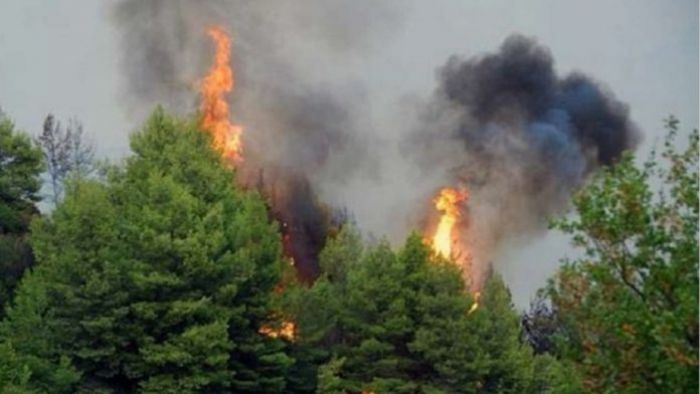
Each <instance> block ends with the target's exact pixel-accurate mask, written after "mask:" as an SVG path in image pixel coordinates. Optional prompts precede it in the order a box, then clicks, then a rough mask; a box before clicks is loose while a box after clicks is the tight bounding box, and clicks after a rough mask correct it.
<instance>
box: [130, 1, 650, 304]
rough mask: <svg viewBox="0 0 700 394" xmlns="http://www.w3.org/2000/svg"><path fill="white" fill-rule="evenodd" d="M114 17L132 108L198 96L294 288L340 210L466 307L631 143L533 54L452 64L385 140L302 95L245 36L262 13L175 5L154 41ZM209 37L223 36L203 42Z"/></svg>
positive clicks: (294, 68)
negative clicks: (443, 265)
mask: <svg viewBox="0 0 700 394" xmlns="http://www.w3.org/2000/svg"><path fill="white" fill-rule="evenodd" d="M126 4H128V5H125V6H124V7H122V9H121V11H123V15H122V17H124V18H123V19H121V23H123V24H126V25H127V26H129V29H128V31H129V32H130V35H129V36H128V37H127V41H126V43H127V44H129V45H128V48H129V50H130V51H131V52H133V53H132V58H133V59H136V60H137V61H140V63H139V66H140V67H134V65H133V64H131V65H130V68H129V69H128V70H127V71H128V76H129V77H130V78H131V83H132V84H133V86H134V89H132V92H133V93H134V95H135V96H136V98H137V99H138V100H145V101H146V102H149V100H152V95H153V94H155V93H157V92H164V94H163V95H161V96H160V97H159V101H162V102H164V103H166V104H168V103H172V106H171V107H174V109H175V110H179V109H180V108H181V107H182V106H183V103H187V102H188V101H191V100H192V99H193V95H192V91H191V89H187V90H184V89H182V87H183V86H191V81H193V80H199V81H201V82H200V84H199V91H200V97H201V100H198V103H197V106H198V107H199V109H200V111H201V116H202V127H203V129H205V130H207V131H208V132H210V133H211V134H212V136H213V143H214V146H215V148H216V149H218V150H219V151H221V152H222V155H223V157H224V158H225V159H226V160H228V161H229V162H230V163H231V164H232V165H233V166H235V167H236V172H237V181H238V182H239V183H240V184H241V185H243V186H244V187H246V188H249V189H255V190H258V191H260V193H261V194H262V195H263V196H265V198H266V199H267V201H268V203H269V205H270V208H271V209H270V212H271V215H272V216H273V218H274V219H275V220H276V221H277V222H278V223H279V225H280V229H281V231H282V232H283V237H284V250H285V253H286V255H287V256H289V257H290V258H291V259H292V260H293V261H294V263H295V267H296V269H297V271H298V273H299V276H300V277H301V278H302V279H304V280H306V281H312V280H314V279H315V277H316V276H317V275H318V272H319V271H318V261H317V260H318V254H319V251H320V249H321V248H322V247H323V246H324V244H325V240H326V238H327V236H328V234H329V232H332V229H333V227H334V223H333V212H334V211H335V210H345V208H348V211H349V212H350V216H351V217H358V216H359V219H360V220H358V221H357V224H358V226H359V227H360V228H361V229H362V230H365V231H367V232H373V233H374V234H375V235H378V236H380V237H381V236H388V237H389V238H390V239H391V240H400V239H403V237H405V235H406V234H407V233H408V232H410V231H411V229H414V228H420V229H422V230H423V233H424V235H425V238H426V242H427V243H429V244H430V245H431V246H432V248H433V249H434V251H435V253H436V254H438V255H441V256H442V257H444V258H446V259H448V260H452V261H454V262H455V263H457V264H458V265H459V266H460V267H461V268H462V270H463V272H464V277H465V280H466V281H467V282H468V283H469V285H470V288H471V289H472V291H477V290H478V289H480V288H481V285H482V284H483V282H484V280H485V278H486V277H487V276H488V275H489V273H490V272H491V270H492V268H491V262H492V261H493V260H494V258H495V257H497V253H498V252H499V250H502V249H503V248H504V247H506V246H507V245H509V244H511V243H512V242H514V241H522V240H523V239H526V238H527V237H532V236H535V235H537V234H538V233H540V232H542V231H543V230H544V229H545V228H546V226H545V223H546V218H547V217H549V216H551V215H555V214H558V213H560V212H561V211H562V210H563V209H565V208H566V207H567V205H568V204H569V201H570V197H571V195H572V193H573V192H575V191H576V190H577V189H578V188H579V187H580V186H581V185H583V184H584V182H585V181H586V179H587V177H588V176H589V174H591V173H592V172H593V171H594V170H595V169H596V168H598V167H600V166H605V165H609V164H611V163H614V162H615V161H616V160H617V159H618V158H619V157H620V155H621V154H622V152H623V151H625V150H626V149H631V148H634V147H635V146H636V142H637V140H638V133H637V131H636V128H635V126H634V125H633V124H632V122H631V121H630V120H629V116H628V110H627V108H626V106H625V104H623V103H621V102H620V101H619V100H617V99H616V98H615V96H614V95H613V94H612V93H611V92H610V91H609V90H608V89H607V88H606V87H605V86H604V85H602V84H601V83H600V82H598V81H595V80H594V79H593V78H591V77H589V76H587V75H585V74H582V73H572V74H570V75H564V76H560V75H558V74H557V72H556V71H555V67H554V60H553V58H552V55H551V54H550V52H549V51H548V49H547V48H545V47H544V46H542V45H540V44H538V43H537V42H536V41H535V40H533V39H531V38H527V37H522V36H517V35H516V36H511V37H509V38H507V39H506V40H505V41H504V43H503V45H502V46H501V48H500V49H499V50H497V51H495V52H493V53H487V54H482V55H478V56H475V57H473V58H468V59H462V58H459V57H456V56H454V57H452V58H450V59H449V61H448V62H447V63H446V64H445V65H444V66H443V67H441V68H440V69H439V73H438V86H437V89H436V90H435V92H434V94H433V95H432V96H431V97H429V98H426V99H425V100H423V101H420V102H419V103H417V104H414V106H412V107H410V108H408V107H407V108H404V109H403V111H402V113H409V114H415V115H414V116H406V117H405V119H403V120H402V122H397V123H394V124H393V125H394V126H396V127H400V128H403V129H404V131H403V133H402V134H400V135H398V136H397V137H396V138H395V139H392V138H389V137H386V138H385V137H382V134H383V131H382V130H380V129H377V128H376V127H375V126H373V125H372V123H371V122H369V121H366V118H367V113H369V112H371V111H370V109H369V108H366V107H363V106H362V104H360V102H361V101H362V95H361V94H359V95H358V94H354V93H350V92H349V90H347V88H346V87H343V86H341V85H340V84H335V85H334V84H330V83H316V82H313V81H315V79H314V76H313V75H311V74H313V72H305V71H304V69H303V67H300V65H303V63H295V60H296V59H294V57H295V56H297V55H299V54H300V53H302V52H295V51H294V50H289V51H283V50H282V49H281V48H279V47H276V46H274V45H273V44H272V43H271V42H270V41H269V40H268V39H267V38H268V36H267V34H268V33H270V31H261V30H260V28H259V26H257V25H256V24H250V23H249V21H250V20H256V18H258V19H260V20H267V19H265V15H268V14H267V13H266V10H267V8H266V7H265V6H260V8H258V6H253V5H251V6H250V7H238V8H237V7H234V6H231V7H228V6H221V7H209V5H210V3H209V2H202V3H201V4H200V5H199V6H196V7H195V6H192V5H191V3H188V2H177V3H176V5H174V6H171V7H174V8H175V11H177V12H175V11H174V10H173V8H171V7H165V6H164V5H165V3H151V5H150V6H149V7H147V8H148V12H147V14H148V15H151V16H150V17H149V18H152V19H153V20H155V21H158V23H154V25H156V26H160V27H159V28H155V29H150V30H144V29H143V28H142V27H141V26H140V25H135V24H133V23H132V20H131V19H128V18H126V16H130V15H137V16H138V15H144V13H145V11H144V10H142V9H141V7H145V6H143V5H141V3H138V2H127V3H126ZM222 15H226V16H228V17H230V18H231V20H230V25H226V24H223V23H221V17H222ZM338 17H339V18H342V16H338ZM267 22H269V23H273V22H271V21H269V20H267ZM207 26H220V27H215V28H211V29H210V30H209V31H208V37H207V36H206V35H205V34H204V32H206V31H207V30H206V27H207ZM227 28H230V31H231V32H235V42H236V47H235V54H236V55H235V56H231V55H232V53H231V40H230V37H229V36H228V35H227V34H226V32H225V29H227ZM285 28H286V27H285ZM280 29H281V30H280V31H282V32H284V31H285V30H284V28H280ZM134 32H138V33H139V34H137V35H133V34H132V33H134ZM275 32H276V33H279V32H278V31H275ZM307 33H308V32H306V31H305V32H304V34H307ZM270 34H271V33H270ZM300 34H301V33H300ZM133 37H138V38H139V40H133V39H132V38H133ZM303 37H305V38H308V39H310V40H312V39H321V38H318V37H315V36H313V37H312V36H306V35H304V36H303ZM207 38H208V40H207ZM212 43H213V47H212ZM319 45H320V44H319ZM212 48H213V49H215V51H212ZM352 48H353V49H352V50H362V49H360V48H363V46H362V45H358V46H352ZM307 49H308V48H307ZM348 50H350V49H348ZM334 55H338V54H337V53H335V54H334ZM206 69H208V70H209V71H208V73H206V76H205V77H203V78H202V75H204V74H205V72H204V71H203V70H206ZM234 70H235V72H234ZM195 71H196V72H195ZM154 76H157V78H156V77H154ZM234 77H235V78H234ZM139 81H140V82H141V83H137V82H139ZM183 81H189V82H186V83H183ZM144 84H146V85H147V86H149V91H148V95H145V94H143V91H142V88H143V87H144ZM137 87H138V88H139V89H136V88H137ZM234 88H235V89H234ZM154 92H155V93H154ZM138 100H137V101H138ZM192 107H195V106H191V107H190V108H192ZM363 111H364V112H363ZM234 119H235V122H234ZM398 125H400V126H398ZM244 130H245V131H244ZM397 146H398V147H399V148H396V147H397ZM445 186H448V187H445ZM358 212H360V214H359V215H358V216H355V215H354V214H355V213H358ZM368 223H371V224H368Z"/></svg>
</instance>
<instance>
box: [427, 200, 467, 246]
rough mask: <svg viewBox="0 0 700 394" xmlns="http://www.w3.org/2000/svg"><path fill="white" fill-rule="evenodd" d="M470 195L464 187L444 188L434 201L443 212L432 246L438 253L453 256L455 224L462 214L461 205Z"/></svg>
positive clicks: (436, 206)
mask: <svg viewBox="0 0 700 394" xmlns="http://www.w3.org/2000/svg"><path fill="white" fill-rule="evenodd" d="M468 197H469V193H467V191H466V190H464V189H453V188H449V187H446V188H443V189H442V190H440V194H439V195H438V197H437V198H435V200H434V201H433V202H434V203H435V208H436V209H437V210H438V211H441V212H442V216H441V217H440V222H438V226H437V229H436V230H435V235H433V242H432V247H433V250H434V251H435V253H436V254H438V255H441V256H442V257H444V258H446V259H449V258H451V257H453V256H452V244H453V243H454V241H455V238H456V237H457V236H456V234H455V224H457V221H458V220H459V217H460V216H461V213H460V208H459V205H460V204H462V203H464V202H465V201H466V200H467V198H468Z"/></svg>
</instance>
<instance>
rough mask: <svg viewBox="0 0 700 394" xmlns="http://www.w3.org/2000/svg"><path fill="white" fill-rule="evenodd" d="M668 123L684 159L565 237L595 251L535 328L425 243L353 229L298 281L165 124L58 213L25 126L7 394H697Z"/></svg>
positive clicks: (625, 184)
mask: <svg viewBox="0 0 700 394" xmlns="http://www.w3.org/2000/svg"><path fill="white" fill-rule="evenodd" d="M52 121H53V120H52ZM48 128H49V129H50V128H55V125H54V124H52V125H51V126H50V127H48ZM667 128H668V130H669V134H668V138H667V142H666V145H664V148H663V151H662V152H661V153H660V155H661V157H662V158H663V159H665V160H657V158H656V156H653V157H652V158H651V159H650V160H649V161H648V162H647V163H645V164H642V165H636V164H635V161H634V159H633V157H632V156H627V157H625V158H624V159H623V160H622V161H621V162H620V163H618V164H617V165H616V166H615V167H612V168H608V169H606V170H604V171H602V172H601V173H600V174H599V175H598V176H597V177H596V178H595V179H594V180H593V181H592V182H591V183H590V185H589V186H587V187H586V188H585V189H584V190H582V191H581V192H580V193H579V194H577V196H576V198H575V201H574V208H575V214H574V215H569V216H567V218H565V219H561V220H559V221H555V222H554V223H553V226H554V227H556V228H558V229H559V230H561V231H564V232H565V233H568V234H571V237H572V240H573V242H574V244H575V245H576V246H578V247H579V248H581V250H582V253H581V256H582V257H580V258H579V259H576V260H570V261H564V262H563V264H562V267H561V269H560V270H559V271H558V272H557V273H556V274H555V275H554V276H553V277H552V278H551V280H550V282H549V284H548V285H547V286H546V287H545V288H544V289H542V290H541V291H540V292H539V295H538V299H537V301H536V302H535V303H534V304H533V307H532V308H531V310H530V311H528V312H526V313H525V314H523V315H520V314H519V313H518V311H516V310H515V309H514V307H513V305H512V302H511V299H510V294H509V292H508V289H507V287H506V286H505V284H504V283H503V281H502V280H501V279H500V278H499V277H498V276H497V275H494V276H492V277H491V278H490V279H489V280H488V282H487V283H486V285H485V288H484V289H483V291H482V293H481V296H480V298H479V300H478V306H477V304H475V302H476V300H475V299H474V298H473V297H472V295H471V294H470V293H469V292H468V291H467V289H466V288H465V285H464V283H463V281H462V279H461V274H460V272H459V271H458V269H457V268H456V267H455V266H454V265H453V264H452V263H450V262H448V261H444V260H442V259H440V258H437V257H435V256H434V254H433V253H431V252H430V250H429V249H428V247H426V245H425V244H424V242H423V240H422V237H421V236H420V235H418V234H412V235H411V236H409V237H408V239H407V240H406V241H405V243H404V245H403V246H402V247H400V248H399V249H398V250H394V249H392V248H391V247H390V246H389V245H388V244H387V243H386V242H367V241H365V240H363V238H362V236H361V234H359V233H358V232H357V230H355V229H354V228H352V227H351V226H345V227H343V228H342V229H341V231H339V232H338V233H334V234H333V235H332V236H331V237H330V238H329V239H328V241H327V243H326V247H325V249H324V250H323V251H322V253H321V256H320V266H321V276H320V277H319V278H318V280H316V282H315V283H314V284H313V285H306V284H301V283H298V282H297V281H296V279H295V274H294V271H293V267H292V266H291V265H290V262H289V261H288V259H286V258H285V257H284V256H283V254H282V247H281V236H280V233H279V229H278V224H276V223H275V222H274V221H272V220H271V219H270V214H269V212H268V209H267V206H266V203H265V200H264V199H263V198H262V197H261V196H260V195H258V194H257V193H255V192H251V191H245V190H241V189H239V188H237V187H236V186H235V185H234V182H233V179H234V176H235V174H234V172H233V171H232V170H230V169H228V168H227V167H226V166H225V165H223V164H222V161H221V158H220V157H219V155H218V154H217V153H216V152H214V151H213V150H212V149H210V141H209V139H208V137H207V134H206V133H202V132H201V131H200V130H199V128H198V126H197V123H196V122H195V121H194V120H181V119H176V118H173V117H171V116H168V115H167V114H165V113H164V112H163V111H162V110H160V109H158V110H156V111H155V112H154V113H153V115H152V116H151V118H150V119H149V120H148V121H147V122H146V124H145V125H144V127H143V129H142V130H141V131H139V132H138V133H135V134H134V135H133V136H132V137H131V149H132V152H133V154H132V155H131V156H130V157H129V158H128V159H126V161H125V162H124V163H123V164H121V165H106V164H105V165H101V166H100V168H99V170H97V171H95V170H94V169H93V168H91V167H86V163H88V162H89V161H90V160H91V159H92V158H91V155H92V153H91V150H90V148H89V147H88V148H86V147H85V145H78V147H77V148H75V149H74V150H72V152H73V153H74V154H75V156H71V155H68V156H69V157H73V159H71V160H72V161H71V160H69V161H66V163H73V164H72V165H73V167H70V165H69V166H68V167H70V168H67V169H65V168H64V169H65V171H62V172H60V173H59V176H60V178H56V179H55V181H56V182H55V185H54V186H56V187H53V188H52V190H53V193H51V194H50V199H52V200H54V199H55V201H56V206H55V209H53V211H52V212H51V213H50V214H45V215H41V214H40V213H39V210H38V209H37V207H36V204H37V203H38V202H39V200H40V189H41V186H42V174H43V173H44V171H45V170H46V168H47V165H48V166H49V169H50V168H51V166H52V165H53V164H52V163H51V162H50V160H47V159H49V156H48V155H47V151H46V146H47V145H46V144H45V143H42V140H41V139H38V140H37V141H33V140H32V139H31V138H30V137H29V136H28V135H26V134H24V133H22V132H19V131H17V130H15V128H14V126H13V124H12V123H11V122H10V121H9V120H8V119H6V118H5V119H3V120H2V121H0V270H1V271H2V281H0V297H2V299H1V301H2V304H3V306H4V308H3V310H2V314H1V317H2V321H1V322H0V392H3V393H74V392H78V393H80V392H82V393H131V392H144V393H223V392H240V393H584V392H629V393H658V392H666V393H682V392H695V390H697V385H698V171H697V165H698V133H697V130H696V131H694V132H692V133H690V138H689V140H688V145H687V148H686V149H682V150H678V149H676V148H675V146H676V144H675V142H674V141H675V137H676V134H677V129H678V125H677V122H676V121H675V120H674V119H670V120H669V121H668V122H667ZM46 129H47V127H45V130H46ZM59 131H60V130H59ZM81 133H82V131H81ZM64 137H65V135H64ZM70 138H72V139H73V140H76V137H75V134H71V137H70ZM45 139H46V138H45ZM77 139H78V140H79V139H80V138H79V137H78V138H77ZM67 140H68V139H67ZM42 148H43V149H42ZM88 159H90V160H88ZM657 162H659V164H657ZM54 168H63V167H56V166H54ZM88 169H89V170H88ZM44 179H48V180H49V182H53V180H52V179H53V178H51V177H48V178H46V177H44ZM660 184H661V185H662V186H660V187H659V185H660ZM57 187H58V191H57Z"/></svg>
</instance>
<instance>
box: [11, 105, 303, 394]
mask: <svg viewBox="0 0 700 394" xmlns="http://www.w3.org/2000/svg"><path fill="white" fill-rule="evenodd" d="M131 142H132V143H131V147H132V150H133V152H134V155H133V156H132V157H130V158H129V159H128V160H127V163H126V167H125V169H123V170H121V169H115V170H113V171H112V172H111V174H110V175H109V177H108V180H107V181H106V182H105V183H104V184H100V183H96V182H90V181H77V182H75V183H73V184H69V185H68V187H67V195H66V198H65V200H64V202H63V203H61V204H59V206H58V207H57V209H56V211H55V212H54V214H53V215H52V217H51V218H50V219H46V220H42V221H39V222H38V223H37V224H36V225H35V227H34V229H33V243H34V246H35V248H36V254H37V258H38V260H39V261H40V262H41V264H40V265H39V266H38V268H37V269H36V270H35V272H33V273H32V275H31V277H30V278H28V279H27V280H26V281H25V283H23V284H22V286H21V290H22V291H21V292H20V295H19V296H18V298H17V302H16V303H15V306H14V307H13V308H12V310H11V311H10V316H9V319H8V320H7V321H5V322H4V323H3V324H2V326H1V327H0V329H1V331H0V332H1V333H2V339H3V342H5V343H10V344H12V346H14V349H15V351H16V353H17V358H19V359H20V361H22V360H24V361H25V365H27V366H28V367H29V370H30V371H31V376H30V380H29V382H30V383H31V384H34V386H35V387H37V388H39V389H47V388H50V387H51V386H50V385H51V384H53V383H54V382H55V381H56V380H57V378H56V377H54V376H52V375H50V374H48V373H47V370H45V369H44V370H41V369H39V368H38V367H43V366H45V365H47V364H49V363H51V364H52V365H53V366H61V367H62V368H63V369H64V370H65V371H67V372H65V373H64V375H68V376H69V378H70V377H73V378H75V376H76V375H77V374H79V379H77V382H75V384H73V385H70V384H69V385H68V388H66V392H67V391H70V390H74V391H80V392H134V391H140V392H153V393H156V392H157V393H188V392H191V393H194V392H221V391H234V392H265V393H268V392H283V391H284V387H285V376H286V375H285V371H286V369H287V368H288V366H289V365H290V364H291V360H290V359H289V357H288V356H287V355H286V354H285V353H284V351H283V350H284V344H283V343H282V342H281V340H280V339H277V338H271V337H267V336H264V335H262V334H261V333H260V332H259V331H260V328H261V327H262V326H263V325H265V324H271V323H274V322H272V321H271V319H274V317H273V316H272V314H271V294H272V290H273V288H274V286H275V285H276V284H277V282H278V281H279V279H280V265H281V258H280V256H281V246H280V245H281V243H280V237H279V234H278V233H277V230H276V227H275V226H274V225H272V224H271V223H270V222H269V219H268V216H267V212H266V209H265V206H264V204H263V203H262V200H261V199H260V198H259V197H257V196H256V195H250V194H245V193H242V192H240V191H238V190H236V189H235V188H234V187H233V183H232V182H233V173H232V172H231V171H229V170H227V169H226V168H225V167H224V166H223V165H222V163H221V159H220V158H219V156H218V155H217V153H216V152H214V151H213V150H212V149H210V148H209V139H208V137H207V134H206V133H202V132H200V131H199V130H198V129H197V127H196V125H195V124H194V123H191V122H183V121H178V120H174V119H172V118H170V117H168V116H167V115H165V114H164V113H163V112H162V110H157V111H156V112H155V113H154V114H153V115H152V117H151V118H150V120H149V121H148V122H147V123H146V125H145V127H144V129H143V130H142V131H141V132H139V133H137V134H135V135H134V136H133V137H132V141H131ZM29 319H33V320H34V321H35V325H36V326H35V327H33V328H32V331H31V332H30V333H26V332H24V331H23V329H24V328H26V326H27V321H28V320H29ZM40 331H41V332H40ZM42 342H45V343H43V344H42ZM37 359H39V360H37ZM32 360H33V361H32ZM68 360H69V361H70V362H71V364H70V365H67V361H68ZM34 361H35V362H34ZM39 361H41V362H42V363H43V364H44V365H39V366H36V365H34V364H38V363H39ZM71 372H75V373H74V374H73V375H71V374H70V373H71ZM68 380H70V379H68ZM75 380H76V379H73V381H75ZM49 391H51V392H55V391H52V390H49Z"/></svg>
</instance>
